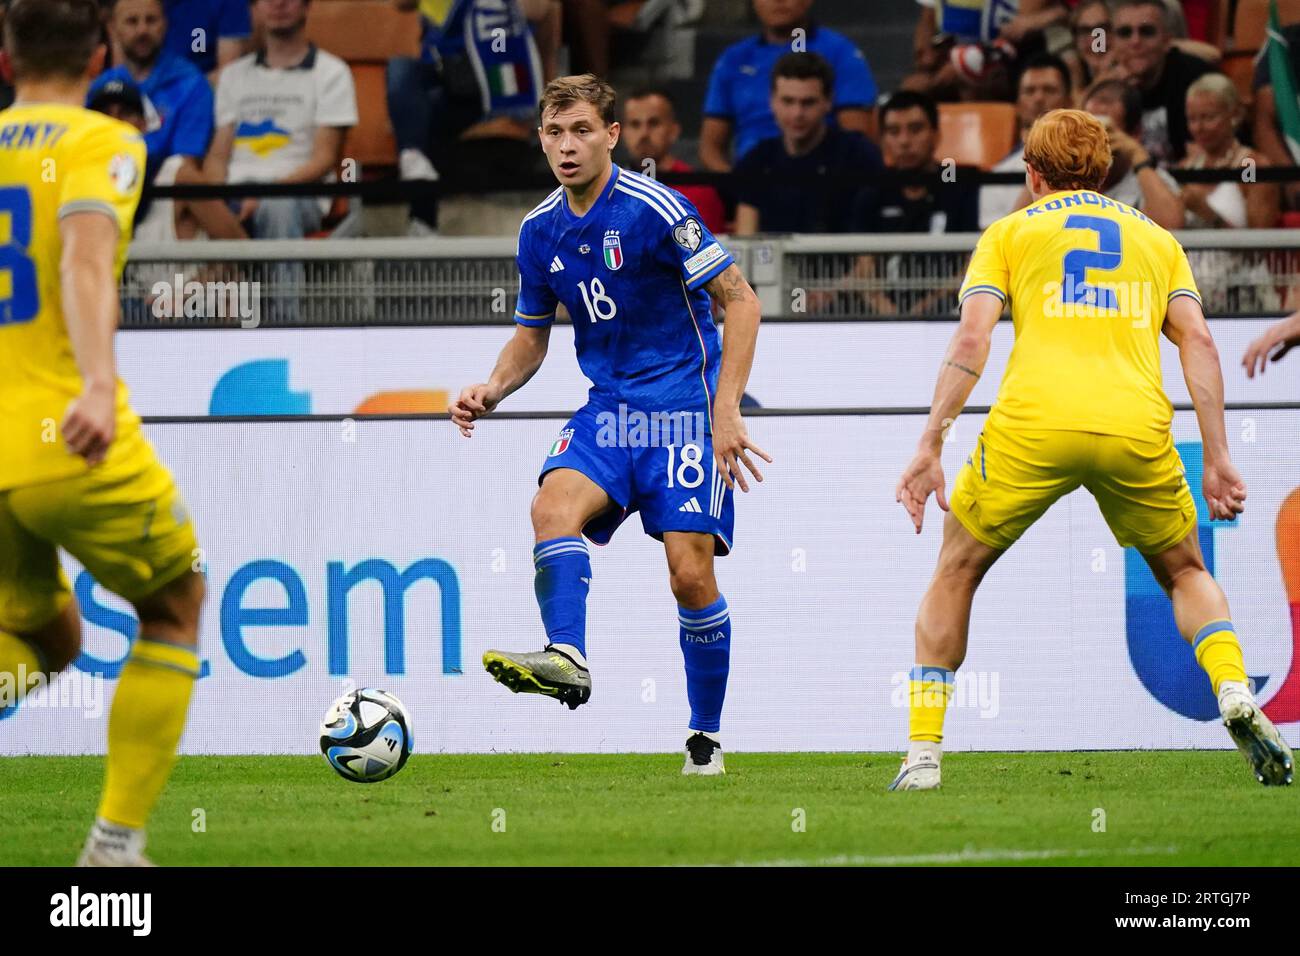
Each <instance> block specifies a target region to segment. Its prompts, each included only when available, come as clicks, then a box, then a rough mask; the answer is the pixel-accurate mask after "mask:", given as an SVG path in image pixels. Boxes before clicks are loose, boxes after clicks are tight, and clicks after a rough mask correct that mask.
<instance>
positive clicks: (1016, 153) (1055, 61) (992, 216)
mask: <svg viewBox="0 0 1300 956" xmlns="http://www.w3.org/2000/svg"><path fill="white" fill-rule="evenodd" d="M1016 89H1017V92H1016V120H1017V122H1018V124H1019V127H1020V141H1019V142H1018V143H1017V144H1016V148H1015V149H1013V150H1012V151H1011V152H1010V153H1008V154H1007V156H1006V157H1005V158H1003V159H1002V160H1001V161H1000V162H998V163H997V164H996V165H995V166H994V167H993V170H992V171H993V172H995V173H1021V174H1023V173H1024V171H1025V136H1026V135H1027V134H1028V133H1029V128H1030V127H1031V126H1033V125H1034V121H1035V120H1037V119H1038V117H1040V116H1042V115H1043V114H1044V113H1046V112H1048V111H1049V110H1057V109H1062V108H1063V107H1066V106H1069V105H1070V71H1069V69H1068V68H1067V67H1066V65H1065V62H1064V61H1063V60H1062V59H1061V58H1060V57H1056V56H1052V55H1051V54H1050V53H1041V54H1039V55H1038V56H1036V57H1034V58H1032V59H1030V60H1029V61H1028V62H1027V63H1026V64H1025V67H1024V69H1023V70H1021V72H1020V80H1019V82H1018V83H1017V88H1016ZM1021 188H1022V187H1020V186H982V187H980V228H981V229H987V228H988V227H989V226H991V225H992V224H993V223H994V222H995V221H997V220H998V219H1001V218H1002V217H1003V216H1006V215H1009V214H1010V213H1012V212H1014V211H1015V208H1016V201H1017V199H1018V198H1019V196H1020V190H1021Z"/></svg>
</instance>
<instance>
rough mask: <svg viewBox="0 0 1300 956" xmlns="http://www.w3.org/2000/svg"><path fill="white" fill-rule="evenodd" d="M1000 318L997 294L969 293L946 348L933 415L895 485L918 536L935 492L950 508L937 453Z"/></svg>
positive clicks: (976, 376) (975, 377)
mask: <svg viewBox="0 0 1300 956" xmlns="http://www.w3.org/2000/svg"><path fill="white" fill-rule="evenodd" d="M1001 316H1002V300H1001V299H1000V298H998V297H997V296H993V295H989V294H986V293H976V294H974V295H971V296H967V298H966V301H964V302H963V303H962V307H961V322H960V323H958V325H957V331H956V332H954V333H953V336H952V341H951V342H949V343H948V352H947V354H946V355H945V356H944V358H943V365H942V366H941V367H940V369H939V380H938V381H937V382H936V383H935V386H934V400H933V401H932V402H931V403H930V418H929V419H928V420H927V421H926V423H925V431H924V432H922V433H921V440H920V442H918V443H917V446H916V454H915V455H914V456H913V457H912V460H911V462H910V463H909V464H908V466H907V468H906V470H905V471H904V472H903V476H902V477H901V478H899V480H898V485H897V486H896V487H895V488H894V500H895V501H897V502H898V503H899V504H901V505H902V506H903V507H904V508H905V509H906V510H907V514H908V517H910V518H911V519H912V524H913V526H914V527H915V528H916V533H917V534H920V533H921V525H922V523H923V522H924V521H925V503H926V502H927V501H928V500H929V498H930V496H931V495H934V496H935V500H936V501H938V503H939V508H940V510H942V511H947V510H948V499H947V498H946V497H945V496H944V485H945V481H944V475H943V463H942V462H941V461H940V458H939V453H940V451H941V450H942V449H943V442H944V440H945V439H946V438H947V437H948V433H949V429H950V428H952V425H953V423H954V422H955V421H956V420H957V416H958V415H960V414H961V410H962V409H963V408H965V407H966V400H967V399H968V398H970V393H971V389H973V388H974V387H975V383H976V382H977V381H979V371H976V370H977V369H979V370H983V368H984V363H985V362H986V361H987V360H988V357H989V341H990V340H991V339H992V337H993V326H995V325H996V324H997V322H998V319H999V318H1001Z"/></svg>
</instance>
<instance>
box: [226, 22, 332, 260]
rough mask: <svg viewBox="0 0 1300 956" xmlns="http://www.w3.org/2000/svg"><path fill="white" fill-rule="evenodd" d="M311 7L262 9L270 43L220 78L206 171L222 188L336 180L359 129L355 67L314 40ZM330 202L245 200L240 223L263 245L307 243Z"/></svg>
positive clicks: (265, 43)
mask: <svg viewBox="0 0 1300 956" xmlns="http://www.w3.org/2000/svg"><path fill="white" fill-rule="evenodd" d="M309 4H310V0H253V3H252V6H251V10H252V14H253V18H254V21H255V22H256V23H257V25H258V26H259V27H261V30H262V33H263V35H264V36H265V41H264V45H263V46H262V47H261V48H260V49H259V50H257V51H256V52H254V53H249V54H247V55H245V56H242V57H240V58H239V59H238V60H235V61H234V62H233V63H231V64H230V65H229V66H227V67H226V68H225V69H223V70H222V71H221V78H220V80H219V81H218V83H217V103H216V118H217V132H216V135H215V137H214V138H213V143H212V149H211V150H210V151H209V153H208V158H207V162H206V163H205V168H204V171H205V173H206V174H207V176H208V178H209V179H210V180H212V181H213V182H227V183H285V184H290V183H313V182H322V181H327V180H332V179H334V177H335V171H336V170H337V168H338V165H339V161H340V160H341V159H342V155H343V140H344V137H345V136H346V135H347V131H348V130H349V129H350V128H351V127H353V126H355V125H356V123H357V98H356V90H355V88H354V86H353V83H352V73H351V71H350V70H348V67H347V64H346V63H344V62H343V61H342V60H340V59H339V58H338V57H336V56H334V55H333V54H331V53H328V52H326V51H325V50H321V49H318V48H317V47H316V46H315V45H314V44H312V43H310V42H309V41H308V40H307V9H308V6H309ZM329 206H330V202H329V200H328V199H318V198H315V197H271V198H265V199H260V200H259V199H245V200H244V202H243V203H242V204H241V206H240V210H239V218H240V220H241V221H242V222H244V223H245V226H246V228H248V229H249V232H250V233H251V234H252V235H253V236H254V237H255V238H259V239H301V238H303V237H304V236H307V235H309V234H311V233H313V232H315V231H317V230H318V229H319V228H320V226H321V222H322V218H323V216H324V213H325V212H326V211H327V210H328V209H329Z"/></svg>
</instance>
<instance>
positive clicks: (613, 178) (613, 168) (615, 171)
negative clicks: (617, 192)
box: [560, 163, 620, 225]
mask: <svg viewBox="0 0 1300 956" xmlns="http://www.w3.org/2000/svg"><path fill="white" fill-rule="evenodd" d="M619 171H620V170H619V165H618V163H610V173H609V182H607V183H606V184H605V190H604V192H602V193H601V194H600V196H598V197H597V199H596V201H595V202H594V203H592V204H591V208H590V209H588V210H587V212H586V214H585V215H582V216H579V215H576V214H575V213H574V211H573V210H572V209H570V208H569V191H568V190H567V189H566V190H565V191H564V199H563V200H561V202H560V208H561V209H562V210H564V221H565V222H567V223H569V224H570V225H573V224H574V223H579V222H587V221H588V220H590V219H591V216H592V213H594V212H596V211H597V210H598V209H600V207H601V206H603V205H605V200H606V199H608V198H609V197H610V194H611V193H613V192H614V184H615V183H617V182H618V175H619Z"/></svg>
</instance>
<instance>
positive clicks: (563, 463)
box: [537, 401, 736, 555]
mask: <svg viewBox="0 0 1300 956" xmlns="http://www.w3.org/2000/svg"><path fill="white" fill-rule="evenodd" d="M556 468H572V469H573V470H574V471H579V472H581V473H582V474H584V475H586V476H587V477H588V478H590V479H591V480H592V481H594V482H595V483H596V484H597V485H599V486H600V487H601V489H602V490H604V492H605V493H606V494H607V495H609V497H610V498H611V499H613V501H614V504H615V507H614V508H612V509H610V510H609V511H606V512H605V513H603V514H601V515H597V516H596V517H595V518H593V519H591V521H589V522H587V526H586V527H585V528H583V529H582V532H583V534H585V535H586V536H587V537H588V538H590V539H591V540H592V541H594V542H595V543H596V544H608V543H609V540H610V538H612V537H613V536H614V532H615V531H617V530H618V526H619V525H621V524H622V523H623V521H624V520H625V519H626V518H627V517H628V516H629V515H631V514H632V513H633V512H636V511H639V512H641V526H642V527H643V528H644V529H645V533H646V534H648V535H650V536H652V537H655V538H658V539H659V540H661V541H662V540H663V536H664V532H666V531H694V532H699V533H702V534H711V535H713V537H714V552H715V553H716V554H719V555H723V554H727V553H729V552H730V551H731V539H732V532H733V529H734V528H735V517H736V516H735V511H734V508H733V501H732V490H731V489H730V488H728V487H727V485H726V483H725V482H724V481H723V480H722V476H721V475H720V474H718V468H717V465H716V464H715V462H714V460H713V434H712V432H711V431H710V429H709V413H708V412H707V411H701V412H699V413H680V412H677V413H667V412H655V413H651V412H641V411H638V410H634V409H628V408H627V406H617V405H616V406H613V407H611V406H610V405H608V404H606V403H603V402H594V401H593V402H588V403H587V404H586V405H585V406H583V407H582V408H581V409H580V410H579V411H578V413H577V414H576V415H574V416H573V418H571V419H569V422H568V424H566V425H565V426H564V428H563V429H562V430H561V431H560V434H559V436H557V437H556V439H555V441H554V442H553V443H552V445H551V450H550V454H548V455H547V458H546V461H545V463H544V464H543V465H542V471H541V474H540V475H538V477H537V483H538V484H541V482H542V479H544V478H545V477H546V475H547V473H548V472H551V471H554V470H555V469H556Z"/></svg>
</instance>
